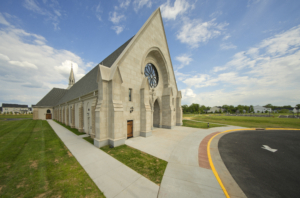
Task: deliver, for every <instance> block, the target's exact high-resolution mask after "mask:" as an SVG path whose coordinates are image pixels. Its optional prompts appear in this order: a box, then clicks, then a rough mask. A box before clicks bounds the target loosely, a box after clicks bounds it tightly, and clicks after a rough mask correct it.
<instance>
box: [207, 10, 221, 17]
mask: <svg viewBox="0 0 300 198" xmlns="http://www.w3.org/2000/svg"><path fill="white" fill-rule="evenodd" d="M222 14H223V12H222V11H216V12H213V13H211V14H210V15H209V16H210V17H211V18H216V17H219V16H221V15H222Z"/></svg>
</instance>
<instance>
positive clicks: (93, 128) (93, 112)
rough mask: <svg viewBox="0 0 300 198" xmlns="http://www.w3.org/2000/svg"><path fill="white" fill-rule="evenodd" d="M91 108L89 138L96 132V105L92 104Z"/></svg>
mask: <svg viewBox="0 0 300 198" xmlns="http://www.w3.org/2000/svg"><path fill="white" fill-rule="evenodd" d="M91 108H92V133H91V138H95V134H96V132H95V129H96V127H95V120H96V119H95V116H96V115H95V109H96V105H94V106H92V107H91Z"/></svg>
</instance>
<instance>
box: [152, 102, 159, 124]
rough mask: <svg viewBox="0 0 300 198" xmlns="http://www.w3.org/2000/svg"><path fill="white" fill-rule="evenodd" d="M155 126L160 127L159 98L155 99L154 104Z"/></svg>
mask: <svg viewBox="0 0 300 198" xmlns="http://www.w3.org/2000/svg"><path fill="white" fill-rule="evenodd" d="M153 109H154V112H153V127H160V107H159V104H158V100H155V102H154V105H153Z"/></svg>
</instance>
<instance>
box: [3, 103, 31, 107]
mask: <svg viewBox="0 0 300 198" xmlns="http://www.w3.org/2000/svg"><path fill="white" fill-rule="evenodd" d="M2 107H18V108H28V105H19V104H8V103H2Z"/></svg>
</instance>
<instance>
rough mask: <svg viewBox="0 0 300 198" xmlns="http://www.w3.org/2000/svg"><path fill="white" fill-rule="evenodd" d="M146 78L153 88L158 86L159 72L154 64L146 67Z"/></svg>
mask: <svg viewBox="0 0 300 198" xmlns="http://www.w3.org/2000/svg"><path fill="white" fill-rule="evenodd" d="M145 76H146V77H147V78H148V82H149V85H150V87H151V88H155V87H156V86H157V85H158V79H159V78H158V72H157V70H156V68H155V66H154V65H153V64H151V63H148V64H147V65H146V67H145Z"/></svg>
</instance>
